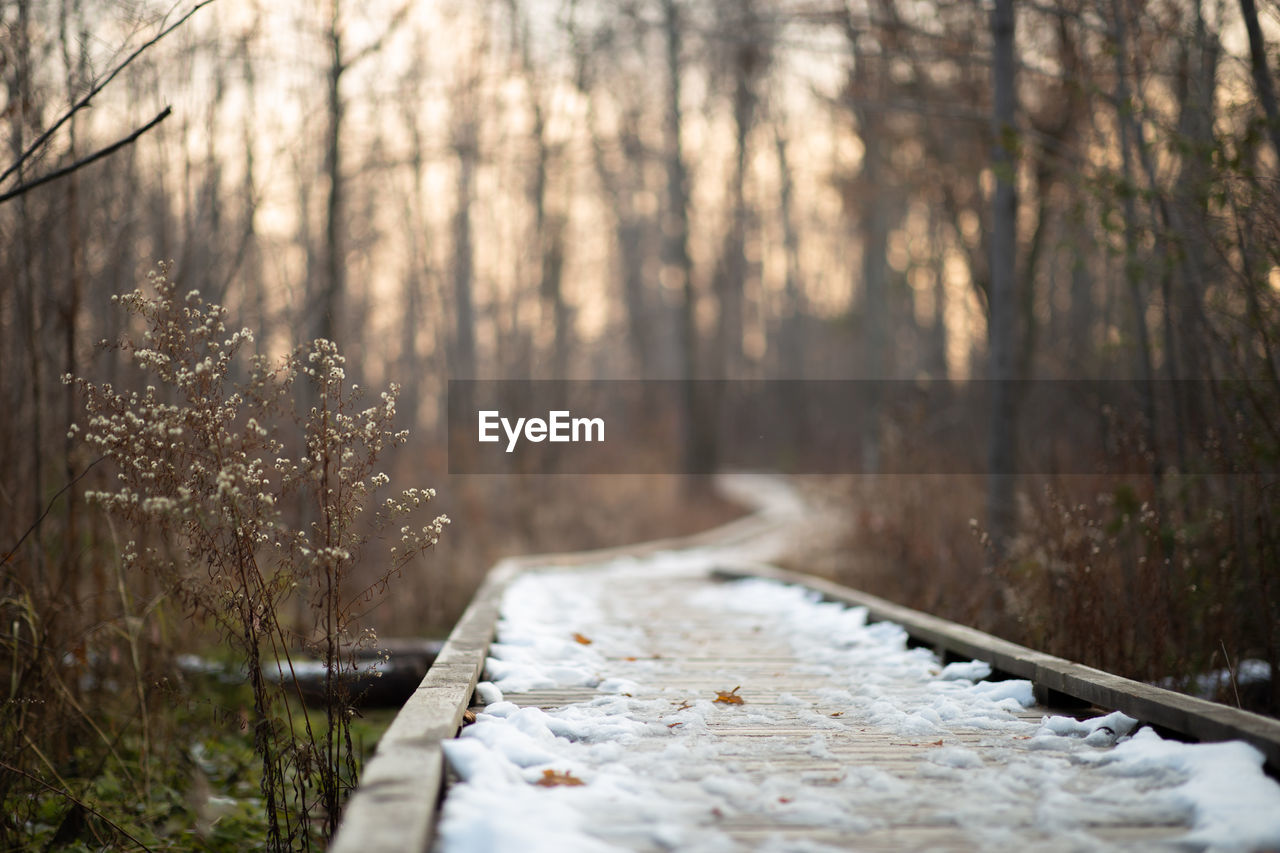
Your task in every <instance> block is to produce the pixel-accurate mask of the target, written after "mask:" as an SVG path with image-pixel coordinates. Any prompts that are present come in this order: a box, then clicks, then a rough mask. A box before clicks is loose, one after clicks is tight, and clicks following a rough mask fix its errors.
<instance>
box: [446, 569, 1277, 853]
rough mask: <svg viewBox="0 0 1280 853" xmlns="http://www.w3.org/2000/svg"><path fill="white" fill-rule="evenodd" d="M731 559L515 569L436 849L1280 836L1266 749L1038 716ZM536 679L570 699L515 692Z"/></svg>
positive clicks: (1229, 840)
mask: <svg viewBox="0 0 1280 853" xmlns="http://www.w3.org/2000/svg"><path fill="white" fill-rule="evenodd" d="M721 558H723V554H722V553H719V552H717V551H715V550H700V551H682V552H674V553H666V554H657V555H653V556H651V557H647V558H644V559H639V560H620V561H616V562H614V563H612V564H610V565H607V566H602V567H598V568H596V569H593V570H590V571H583V570H581V569H575V570H566V571H559V572H557V571H552V572H539V573H529V574H525V575H522V576H520V577H519V578H517V579H516V580H515V581H514V582H513V583H512V585H511V586H510V587H509V588H508V590H507V592H506V595H505V599H504V604H503V619H502V622H501V623H500V626H499V634H498V642H497V643H495V645H494V646H493V648H492V651H491V655H492V658H491V659H490V661H489V662H488V665H487V670H486V676H487V678H488V679H489V681H488V682H485V683H483V684H481V686H480V688H479V694H480V696H481V698H482V699H483V701H484V702H486V703H487V707H486V709H485V712H484V713H483V714H480V715H479V718H478V720H477V722H476V723H474V724H473V725H470V726H468V727H466V728H465V729H464V730H463V732H462V734H461V736H460V737H459V738H457V739H456V740H453V741H449V742H446V743H445V754H446V758H447V760H448V762H449V764H450V766H451V767H452V768H453V770H454V771H455V773H456V774H457V776H458V778H459V781H458V782H456V783H454V784H453V785H452V786H451V787H450V788H449V790H448V793H447V797H446V800H445V803H444V807H443V814H442V818H441V822H440V825H439V848H440V850H441V851H442V853H482V851H533V852H534V853H536V851H547V853H553V851H554V853H570V851H608V850H615V849H627V850H637V849H638V850H679V851H719V850H735V849H744V848H751V849H760V850H768V851H784V850H785V851H821V850H829V849H849V848H851V847H852V848H859V849H864V848H869V847H874V848H877V849H878V848H880V847H881V846H893V845H907V846H913V847H917V848H920V847H927V848H929V849H983V850H996V849H1000V850H1013V849H1016V850H1081V851H1085V850H1088V851H1092V850H1099V849H1124V850H1134V849H1170V850H1172V849H1176V850H1186V849H1205V848H1207V849H1213V850H1255V849H1267V848H1280V786H1278V785H1277V784H1276V783H1275V782H1274V781H1272V780H1270V779H1269V778H1267V777H1266V776H1265V775H1264V774H1263V772H1262V769H1261V766H1262V756H1261V754H1260V753H1259V752H1258V751H1257V750H1255V749H1253V748H1252V747H1250V746H1248V745H1245V744H1242V743H1225V744H1203V745H1187V744H1182V743H1177V742H1172V741H1166V740H1162V739H1161V738H1160V737H1158V736H1157V735H1156V734H1155V733H1154V732H1152V731H1151V730H1149V729H1142V728H1136V726H1135V721H1134V720H1132V719H1129V718H1127V717H1125V716H1124V715H1122V714H1119V713H1114V714H1110V715H1108V716H1105V717H1100V718H1097V719H1093V720H1089V721H1086V722H1079V721H1077V720H1075V719H1074V718H1069V717H1051V718H1045V719H1040V718H1035V717H1034V715H1032V714H1029V713H1028V712H1027V711H1026V710H1025V709H1026V707H1027V706H1029V705H1031V704H1032V696H1031V685H1030V684H1029V683H1028V682H1025V681H985V680H983V679H985V678H986V677H987V676H988V675H989V674H990V672H989V668H988V667H987V666H986V665H985V664H982V663H980V662H973V663H961V664H951V665H948V666H945V667H943V666H940V665H939V663H938V661H937V659H936V658H935V657H934V655H933V654H932V653H931V652H928V651H927V650H923V649H918V648H916V649H913V648H908V647H907V642H906V640H907V638H906V635H905V632H904V631H903V630H902V629H901V628H899V627H898V626H895V625H892V624H888V623H875V624H870V625H868V624H867V623H866V613H865V611H864V610H861V609H859V608H846V607H844V606H842V605H838V604H833V603H824V602H820V601H818V600H817V599H816V596H814V595H813V594H812V593H810V592H808V591H805V590H802V589H799V588H796V587H787V586H783V585H780V584H777V583H774V582H771V581H764V580H747V581H739V582H734V583H727V584H726V583H716V582H714V581H711V580H709V579H708V578H707V577H706V572H707V571H708V569H710V568H712V567H714V565H715V564H716V562H717V560H718V559H721ZM528 691H535V694H534V696H532V697H530V698H534V699H536V698H537V696H538V692H539V691H540V692H541V696H542V697H543V698H544V699H547V698H548V694H549V693H555V694H558V695H562V696H563V697H564V698H565V700H566V701H567V700H573V699H576V700H577V701H574V702H573V703H572V704H568V705H565V706H564V707H560V708H557V709H555V710H550V711H543V710H539V709H538V708H537V707H520V706H519V704H517V702H512V701H510V700H511V699H512V698H515V699H517V700H518V699H519V695H518V694H521V693H525V692H528ZM717 699H719V701H717ZM739 699H740V700H741V702H740V703H739V702H738V701H736V700H739ZM1145 827H1155V830H1154V831H1151V830H1149V829H1144V828H1145Z"/></svg>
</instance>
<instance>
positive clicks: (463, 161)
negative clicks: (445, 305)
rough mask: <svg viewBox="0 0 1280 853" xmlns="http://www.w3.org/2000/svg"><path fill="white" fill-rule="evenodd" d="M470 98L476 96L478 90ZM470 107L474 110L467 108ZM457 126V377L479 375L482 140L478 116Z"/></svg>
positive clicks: (453, 374)
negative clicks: (475, 220) (474, 287)
mask: <svg viewBox="0 0 1280 853" xmlns="http://www.w3.org/2000/svg"><path fill="white" fill-rule="evenodd" d="M468 97H474V92H472V93H470V94H469V95H468ZM466 109H471V108H470V107H467V108H466ZM458 121H459V124H458V125H457V126H455V128H454V143H453V145H454V152H455V153H456V154H457V157H458V174H457V182H456V184H455V195H456V199H455V204H456V205H457V206H456V208H455V209H454V213H453V309H454V314H455V315H456V324H455V327H454V329H455V333H454V346H453V364H452V365H451V366H450V370H449V375H450V376H451V377H453V378H454V379H475V378H476V340H475V329H476V320H475V308H474V305H473V302H472V293H471V277H472V269H473V259H472V246H471V202H472V198H473V196H474V195H475V161H476V156H477V151H476V147H477V145H478V143H479V139H478V133H477V128H476V125H475V117H474V115H467V116H465V117H462V118H460V119H459V120H458Z"/></svg>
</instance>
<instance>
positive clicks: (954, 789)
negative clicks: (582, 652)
mask: <svg viewBox="0 0 1280 853" xmlns="http://www.w3.org/2000/svg"><path fill="white" fill-rule="evenodd" d="M722 584H723V581H719V580H717V579H715V578H714V577H712V576H711V574H710V573H709V572H708V573H707V574H704V575H702V576H700V577H699V576H691V577H688V578H683V579H680V580H673V579H671V578H662V579H661V581H660V582H658V583H655V582H653V581H651V580H648V579H646V578H645V577H644V576H643V575H642V574H637V575H635V576H633V577H631V578H629V579H627V580H625V581H618V582H614V583H612V584H611V586H610V592H611V593H612V594H611V596H610V597H609V598H608V599H607V600H606V601H605V602H604V603H605V604H606V610H605V611H604V613H603V614H602V618H597V619H596V620H593V622H594V623H595V624H591V625H587V624H580V625H579V626H577V627H579V628H581V629H582V631H590V630H592V629H593V628H597V627H598V626H605V625H611V626H614V627H615V628H618V629H622V631H621V633H623V634H626V633H632V632H630V631H628V630H627V629H635V633H637V634H638V637H639V638H641V642H640V643H637V644H636V645H635V646H633V647H631V648H628V649H626V651H628V652H630V653H629V654H625V655H619V654H616V652H617V651H621V650H618V649H615V650H614V651H615V654H613V655H611V656H609V657H608V658H606V662H607V663H606V666H605V667H604V668H603V669H602V670H601V672H600V675H601V676H602V677H603V678H606V679H608V678H620V679H628V680H636V681H642V682H643V684H644V685H645V687H646V688H647V689H648V690H650V691H653V692H657V693H660V694H663V695H669V696H671V697H672V700H671V701H672V703H673V704H674V702H675V701H677V699H678V698H679V697H687V699H688V701H696V700H697V699H712V698H714V697H716V695H717V693H718V692H719V691H728V690H731V689H733V688H734V687H739V688H740V689H739V691H738V694H737V695H738V696H741V697H742V698H743V700H744V704H742V705H740V706H739V705H723V706H722V707H721V708H720V709H718V710H717V713H715V714H713V715H711V717H710V718H709V719H708V721H707V729H706V731H705V732H701V733H699V735H698V736H697V738H696V741H697V744H698V745H699V746H702V747H704V748H705V751H704V752H702V755H703V756H704V760H705V759H706V758H707V757H710V760H713V761H714V762H716V764H717V765H718V767H719V769H721V770H724V771H726V772H729V773H730V774H731V775H732V777H733V778H734V779H735V780H736V781H737V782H740V783H745V784H746V785H749V786H752V787H754V788H757V789H760V790H764V789H766V788H767V787H768V786H770V785H772V786H773V787H774V789H776V791H777V792H778V794H777V797H776V798H774V799H776V800H778V801H782V800H789V801H790V802H789V803H782V802H779V804H780V805H781V806H784V807H782V808H778V809H776V810H772V811H763V810H762V811H755V812H753V811H749V810H745V809H736V810H732V811H731V810H729V809H724V810H722V812H721V813H717V812H716V811H708V812H707V813H706V814H705V815H702V816H701V818H700V822H701V827H700V828H704V829H709V830H714V831H715V832H716V833H717V834H719V835H722V836H727V837H728V838H730V839H732V840H733V841H734V842H737V843H739V844H740V845H741V846H742V848H743V849H751V848H753V847H755V846H757V845H759V844H761V843H764V842H766V841H767V842H771V843H772V844H773V845H774V846H775V847H777V848H778V849H792V850H804V849H816V848H810V847H806V846H805V844H806V843H807V844H810V845H817V844H820V845H824V846H828V847H833V848H837V849H856V850H989V849H996V848H999V847H1001V846H1004V845H1002V844H1001V843H1000V841H1001V839H1006V840H1007V839H1009V838H1017V839H1018V842H1017V843H1018V845H1019V846H1021V847H1023V848H1024V849H1039V850H1084V849H1091V848H1096V847H1097V846H1098V845H1101V844H1105V843H1107V842H1111V843H1114V844H1117V845H1119V846H1121V847H1127V846H1131V845H1139V846H1142V847H1150V848H1152V849H1159V847H1160V842H1163V841H1174V840H1176V839H1178V838H1180V837H1181V836H1183V835H1185V834H1186V829H1187V828H1186V826H1185V825H1184V823H1183V821H1182V820H1181V819H1180V817H1179V816H1178V815H1176V814H1169V815H1166V816H1164V817H1163V818H1162V817H1160V816H1159V815H1157V817H1156V819H1152V817H1151V815H1150V811H1148V812H1147V814H1146V816H1145V817H1144V818H1143V819H1142V820H1141V821H1140V822H1134V821H1133V820H1131V819H1130V820H1126V819H1124V818H1116V817H1113V816H1111V815H1108V814H1107V813H1105V812H1104V813H1101V814H1099V815H1098V816H1097V817H1096V818H1095V819H1093V820H1091V821H1083V822H1082V823H1083V824H1084V826H1083V827H1082V828H1077V831H1076V832H1075V834H1074V835H1072V836H1071V837H1070V838H1069V839H1067V840H1065V841H1063V840H1060V839H1058V838H1056V837H1055V829H1056V827H1055V826H1054V825H1053V824H1052V823H1048V824H1046V823H1045V822H1044V818H1043V816H1042V814H1041V812H1040V809H1039V805H1040V803H1039V800H1038V794H1037V792H1036V791H1035V790H1034V789H1033V788H1032V787H1031V786H1030V785H1029V784H1026V785H1024V786H1023V787H1022V796H1020V797H1015V796H1011V795H1008V794H1006V799H1005V800H1004V801H1003V802H1001V803H994V802H988V801H983V800H977V801H975V800H974V798H972V797H966V793H965V788H966V786H967V785H969V784H970V780H972V779H973V778H974V776H975V773H976V772H978V771H979V770H980V769H982V770H987V771H988V772H990V771H992V770H995V772H999V768H1001V767H1003V766H1006V765H1010V764H1011V763H1012V760H1013V759H1014V758H1015V752H1016V751H1022V752H1023V753H1024V754H1029V750H1030V749H1031V747H1029V746H1028V744H1030V742H1031V741H1030V740H1028V739H1027V738H1028V736H1027V735H1021V736H1015V737H1021V738H1022V739H1021V740H1012V739H1010V737H1009V736H1008V735H1006V734H1003V733H999V732H996V733H993V732H989V731H981V730H975V729H972V728H966V727H964V726H960V727H957V728H956V729H954V730H945V727H944V731H943V733H941V734H934V733H930V734H929V735H904V734H901V733H895V732H893V731H890V730H888V729H885V728H878V727H875V726H869V725H867V724H865V723H859V722H858V721H857V719H856V717H854V716H853V715H852V714H850V715H849V720H850V721H849V722H847V723H846V722H844V717H845V713H846V712H844V711H842V710H841V709H840V708H841V706H838V705H834V704H832V702H831V701H829V699H826V698H824V695H823V692H822V690H823V688H826V689H828V690H830V689H844V688H848V687H851V686H853V685H849V684H843V683H838V682H833V681H832V680H831V679H830V678H824V677H823V676H822V675H821V674H819V673H817V672H815V668H814V667H813V665H812V662H811V661H809V660H806V659H802V658H799V657H797V656H796V652H795V650H794V649H793V648H791V646H790V645H789V644H788V643H787V642H786V641H785V639H782V638H783V637H785V628H786V626H785V625H780V624H776V623H775V622H774V621H773V620H771V619H770V618H769V617H767V616H760V615H756V614H749V613H748V614H733V613H725V612H723V611H715V610H709V609H705V608H702V607H698V606H696V605H694V604H691V602H696V601H700V600H701V601H706V600H707V597H708V595H714V594H715V588H716V587H717V586H720V585H722ZM566 627H568V626H566ZM641 668H642V670H643V671H641V672H638V671H637V670H638V669H641ZM599 696H600V693H599V691H598V690H597V689H595V688H572V689H564V688H560V689H554V690H542V691H529V692H525V693H510V694H507V695H506V697H505V698H506V699H507V700H508V701H511V702H514V703H515V704H517V705H520V706H522V707H527V706H533V707H537V708H541V709H543V710H548V711H554V710H562V709H565V708H566V707H569V706H572V705H575V704H586V703H590V702H592V701H593V700H595V699H598V698H599ZM832 708H836V710H832ZM475 710H477V711H479V710H482V709H481V708H480V707H477V708H476V709H475ZM1072 712H1074V713H1076V714H1081V713H1084V714H1090V713H1095V712H1093V711H1082V709H1080V708H1078V707H1077V708H1075V709H1054V708H1048V707H1045V706H1042V705H1035V706H1032V707H1029V708H1026V709H1025V710H1023V711H1020V712H1018V713H1017V714H1016V716H1017V717H1020V718H1022V719H1023V720H1026V721H1028V723H1029V724H1030V723H1035V724H1038V723H1039V721H1040V720H1041V719H1042V718H1043V717H1044V716H1045V715H1047V714H1055V713H1058V714H1062V713H1072ZM815 714H818V715H821V716H824V717H826V719H828V720H830V721H831V722H832V724H831V725H830V726H823V727H822V728H817V727H816V726H815V722H814V715H815ZM836 714H839V715H840V716H832V715H836ZM674 718H675V717H674V715H673V717H672V719H674ZM815 735H820V737H821V741H820V743H821V748H820V750H815V748H814V746H815V742H814V737H815ZM666 745H667V744H666V742H665V741H664V739H662V738H654V739H649V740H645V741H641V742H640V743H638V744H635V745H633V746H631V747H629V748H631V749H641V750H644V749H649V750H662V749H664V748H665V747H666ZM959 750H964V752H963V753H959V754H963V755H966V756H973V755H976V756H977V757H978V760H979V761H980V762H981V767H979V766H977V765H970V764H969V763H965V765H964V767H963V770H960V769H957V768H951V767H949V766H947V765H946V764H945V763H944V764H938V763H935V762H933V761H932V760H931V759H932V758H933V757H934V756H935V755H939V754H943V755H947V754H951V755H954V754H957V752H958V751H959ZM815 753H817V754H815ZM865 771H873V772H874V774H875V775H874V777H867V778H875V779H876V781H877V783H878V785H879V786H880V787H883V788H886V789H889V790H891V791H892V793H891V794H890V795H888V796H875V795H873V796H870V797H868V796H867V794H868V793H869V792H868V791H867V790H861V791H859V790H857V788H851V787H849V786H848V784H847V783H848V781H849V780H850V779H851V778H855V777H857V776H858V775H859V774H860V773H864V772H865ZM880 774H885V776H887V777H890V778H891V779H896V780H900V781H901V782H902V783H903V786H902V788H901V789H899V788H897V787H894V786H892V785H891V782H889V781H887V780H885V779H884V778H883V777H881V776H880ZM695 775H696V774H695ZM1072 784H1073V785H1088V784H1091V782H1090V780H1089V778H1088V774H1087V773H1082V774H1079V776H1078V778H1074V779H1073V780H1072ZM844 791H848V792H849V794H850V796H851V797H856V796H860V797H862V807H861V808H856V809H853V810H851V811H850V812H849V813H848V814H847V815H846V816H845V817H844V818H843V819H836V820H833V819H832V816H831V815H830V814H825V813H822V812H823V810H824V809H825V808H826V806H827V804H828V803H829V802H830V800H831V798H832V795H833V793H835V792H841V793H843V792H844ZM810 792H816V793H818V794H825V796H820V797H819V798H818V799H817V800H815V801H814V805H815V811H816V812H817V813H816V814H813V815H812V816H808V815H806V814H805V813H804V812H803V811H799V810H789V809H787V808H785V806H787V805H792V804H794V805H796V806H797V807H800V806H803V805H804V803H805V801H806V798H807V794H809V793H810ZM872 793H873V792H872ZM966 800H967V801H968V802H967V803H966V802H964V801H966ZM996 812H999V817H998V821H996V822H995V823H994V824H992V822H991V820H992V818H993V816H994V815H995V813H996ZM833 823H834V824H836V825H835V826H833V825H832V824H833ZM610 824H612V825H610ZM698 828H699V827H697V826H695V827H694V830H695V831H696V830H697V829H698ZM598 829H599V837H600V839H601V842H602V843H608V844H611V845H618V846H623V847H626V848H628V849H633V850H641V851H650V850H653V851H656V850H661V849H664V847H663V846H662V845H660V844H657V843H655V842H654V840H653V839H652V837H650V836H647V835H646V834H645V833H644V832H643V831H638V830H642V829H643V828H642V827H634V826H633V827H627V826H625V818H620V817H614V818H613V819H612V820H611V821H610V822H609V824H602V825H600V826H599V827H598ZM1167 849H1170V850H1173V849H1187V848H1186V847H1178V846H1170V847H1168V848H1167Z"/></svg>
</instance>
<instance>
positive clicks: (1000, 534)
mask: <svg viewBox="0 0 1280 853" xmlns="http://www.w3.org/2000/svg"><path fill="white" fill-rule="evenodd" d="M1014 29H1015V17H1014V9H1013V0H995V7H994V9H993V11H992V13H991V35H992V39H993V47H994V53H995V62H994V65H993V68H992V86H993V89H994V99H993V104H994V108H995V115H994V118H995V133H996V138H995V141H994V142H995V147H994V150H993V151H992V166H993V171H994V172H995V177H996V189H995V195H994V199H993V205H992V220H991V290H990V296H991V300H990V307H989V310H988V313H987V317H988V319H987V341H988V348H989V352H990V361H989V363H988V376H989V378H990V380H991V430H990V433H989V436H988V458H989V474H988V484H987V526H988V528H989V532H990V536H991V542H992V545H993V547H994V548H995V554H996V556H997V558H1000V557H1003V555H1004V552H1005V549H1006V548H1007V545H1008V540H1009V537H1010V536H1011V535H1012V533H1013V530H1014V525H1015V516H1014V490H1013V464H1014V438H1015V435H1016V430H1015V419H1016V410H1015V405H1014V394H1013V387H1012V380H1013V378H1014V371H1015V369H1016V366H1015V365H1014V364H1013V358H1014V346H1015V337H1016V336H1015V329H1014V321H1015V313H1014V306H1015V302H1016V299H1017V283H1016V282H1015V281H1014V276H1015V274H1016V270H1017V236H1018V235H1017V224H1018V193H1017V187H1016V181H1017V160H1016V151H1017V145H1018V138H1017V129H1016V125H1015V113H1016V110H1017V91H1016V88H1015V87H1016V82H1017V81H1016V79H1015V69H1016V57H1015V54H1014V45H1015V40H1014V39H1015V32H1014ZM993 605H994V603H993ZM988 615H993V614H988Z"/></svg>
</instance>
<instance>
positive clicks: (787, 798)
mask: <svg viewBox="0 0 1280 853" xmlns="http://www.w3.org/2000/svg"><path fill="white" fill-rule="evenodd" d="M778 802H780V803H782V804H783V805H786V804H787V803H789V802H791V798H790V797H778Z"/></svg>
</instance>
